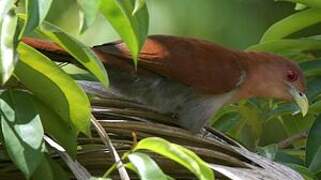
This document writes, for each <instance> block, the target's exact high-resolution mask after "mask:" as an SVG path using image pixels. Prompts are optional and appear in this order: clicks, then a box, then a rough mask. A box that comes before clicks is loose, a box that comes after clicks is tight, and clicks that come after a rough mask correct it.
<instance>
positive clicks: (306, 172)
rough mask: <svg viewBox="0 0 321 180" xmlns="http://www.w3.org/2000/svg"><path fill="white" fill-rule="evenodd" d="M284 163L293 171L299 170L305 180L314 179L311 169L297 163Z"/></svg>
mask: <svg viewBox="0 0 321 180" xmlns="http://www.w3.org/2000/svg"><path fill="white" fill-rule="evenodd" d="M286 165H287V166H288V167H290V168H292V169H294V170H295V171H297V172H299V173H300V174H301V175H302V176H303V178H304V179H305V180H314V179H315V177H314V175H313V174H312V173H311V171H310V170H309V169H308V168H306V167H304V166H300V165H298V164H286Z"/></svg>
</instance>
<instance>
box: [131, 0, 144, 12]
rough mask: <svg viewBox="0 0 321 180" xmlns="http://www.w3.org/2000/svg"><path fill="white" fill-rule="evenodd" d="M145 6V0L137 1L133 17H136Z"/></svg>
mask: <svg viewBox="0 0 321 180" xmlns="http://www.w3.org/2000/svg"><path fill="white" fill-rule="evenodd" d="M144 5H145V0H135V7H134V10H133V12H132V15H135V14H136V13H137V12H138V11H139V10H140V9H141V8H142V7H143V6H144Z"/></svg>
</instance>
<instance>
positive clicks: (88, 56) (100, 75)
mask: <svg viewBox="0 0 321 180" xmlns="http://www.w3.org/2000/svg"><path fill="white" fill-rule="evenodd" d="M43 27H44V28H45V29H47V30H50V31H51V32H50V31H41V32H40V33H42V34H44V35H45V36H47V37H48V38H49V39H51V40H52V41H54V42H56V43H57V44H59V45H60V46H61V47H63V48H64V49H65V50H66V51H67V52H68V53H69V54H70V55H72V56H73V57H74V58H75V59H76V60H77V61H78V62H79V63H80V64H81V65H83V66H84V67H85V68H86V69H87V70H88V71H89V72H91V73H92V74H93V75H94V76H95V77H96V78H97V79H98V80H99V81H100V82H101V83H102V84H103V85H104V86H105V87H106V86H108V76H107V72H106V69H105V67H104V66H103V64H102V63H101V61H100V60H99V59H98V57H97V56H96V55H95V53H94V52H93V51H92V50H91V49H90V48H88V47H87V46H85V45H84V44H82V43H81V42H80V41H78V40H76V39H75V38H73V37H71V36H69V35H68V34H67V33H65V32H63V31H62V30H61V29H60V28H58V27H57V26H54V25H52V24H49V23H46V24H44V26H43Z"/></svg>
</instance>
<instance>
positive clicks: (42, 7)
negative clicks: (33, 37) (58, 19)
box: [21, 0, 53, 37]
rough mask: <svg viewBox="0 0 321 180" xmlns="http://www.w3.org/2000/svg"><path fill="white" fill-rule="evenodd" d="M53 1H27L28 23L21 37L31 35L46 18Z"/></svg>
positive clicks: (26, 22)
mask: <svg viewBox="0 0 321 180" xmlns="http://www.w3.org/2000/svg"><path fill="white" fill-rule="evenodd" d="M52 1H53V0H26V5H25V6H26V21H25V25H24V28H23V31H22V33H21V37H22V36H23V35H25V34H29V33H30V32H32V31H33V30H34V29H35V28H36V27H38V26H39V25H40V24H41V23H42V22H43V21H44V20H45V18H46V16H47V14H48V12H49V9H50V6H51V3H52Z"/></svg>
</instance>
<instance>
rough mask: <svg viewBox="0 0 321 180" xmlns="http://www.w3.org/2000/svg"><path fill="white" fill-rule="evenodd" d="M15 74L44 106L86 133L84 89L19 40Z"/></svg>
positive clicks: (87, 113) (87, 110) (87, 108)
mask: <svg viewBox="0 0 321 180" xmlns="http://www.w3.org/2000/svg"><path fill="white" fill-rule="evenodd" d="M18 52H19V54H20V61H19V63H18V64H17V66H16V70H15V74H16V75H17V78H18V79H19V80H20V81H21V83H22V84H24V85H25V86H26V87H27V88H28V89H29V90H31V91H32V93H33V94H34V95H35V96H36V97H37V98H38V99H39V100H40V101H42V102H43V103H44V104H45V105H47V107H48V108H50V109H51V110H53V111H54V112H55V113H57V115H59V117H60V118H62V119H63V120H64V121H65V122H66V123H67V124H68V123H72V124H73V127H74V128H75V129H76V130H77V131H78V130H80V131H81V132H83V133H86V134H89V133H90V130H89V127H90V115H91V109H90V104H89V100H88V97H87V96H86V94H85V92H84V91H83V90H82V89H81V88H80V87H79V86H78V85H77V84H76V82H75V81H74V80H73V79H71V77H69V76H68V75H67V74H66V73H65V72H64V71H63V70H61V69H59V68H58V67H57V65H56V64H55V63H53V62H52V61H51V60H50V59H48V58H47V57H46V56H44V55H42V54H41V53H39V52H38V51H37V50H35V49H33V48H31V47H30V46H27V45H25V44H23V43H21V44H20V45H19V47H18Z"/></svg>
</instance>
